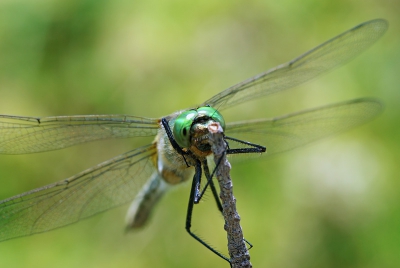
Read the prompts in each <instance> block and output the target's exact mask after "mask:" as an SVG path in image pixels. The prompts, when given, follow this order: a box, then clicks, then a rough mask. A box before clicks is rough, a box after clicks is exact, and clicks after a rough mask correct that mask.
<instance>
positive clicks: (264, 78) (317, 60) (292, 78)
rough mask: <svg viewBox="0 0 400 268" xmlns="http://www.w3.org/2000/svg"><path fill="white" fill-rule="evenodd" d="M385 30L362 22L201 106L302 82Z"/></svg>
mask: <svg viewBox="0 0 400 268" xmlns="http://www.w3.org/2000/svg"><path fill="white" fill-rule="evenodd" d="M387 28H388V23H387V22H386V21H385V20H382V19H377V20H372V21H368V22H365V23H362V24H360V25H358V26H356V27H354V28H352V29H350V30H348V31H346V32H344V33H342V34H340V35H338V36H336V37H334V38H332V39H330V40H328V41H326V42H325V43H323V44H321V45H319V46H317V47H315V48H314V49H311V50H310V51H308V52H306V53H304V54H303V55H301V56H299V57H298V58H296V59H294V60H292V61H290V62H288V63H285V64H282V65H279V66H277V67H275V68H273V69H271V70H269V71H266V72H264V73H261V74H259V75H256V76H254V77H252V78H250V79H247V80H245V81H243V82H241V83H239V84H237V85H234V86H232V87H230V88H228V89H226V90H224V91H222V92H221V93H219V94H217V95H215V96H214V97H212V98H211V99H209V100H207V101H206V102H204V103H203V104H202V106H204V105H210V106H212V107H214V108H217V109H218V110H222V109H225V108H228V107H230V106H232V105H235V104H238V103H242V102H245V101H248V100H251V99H255V98H259V97H260V96H265V95H269V94H272V93H276V92H279V91H282V90H285V89H288V88H291V87H294V86H297V85H299V84H301V83H304V82H306V81H308V80H310V79H312V78H314V77H316V76H318V75H320V74H321V73H323V72H326V71H328V70H331V69H333V68H335V67H337V66H338V65H341V64H343V63H345V62H347V61H348V60H350V59H351V58H353V57H355V56H357V55H358V54H359V53H361V52H362V51H364V50H365V49H367V48H368V47H369V46H371V45H372V44H373V43H374V42H375V41H376V40H378V39H379V38H380V37H381V36H382V35H383V34H384V33H385V31H386V29H387Z"/></svg>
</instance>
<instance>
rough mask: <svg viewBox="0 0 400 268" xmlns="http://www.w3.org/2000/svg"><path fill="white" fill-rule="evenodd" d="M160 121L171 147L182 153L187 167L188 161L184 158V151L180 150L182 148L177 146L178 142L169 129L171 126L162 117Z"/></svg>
mask: <svg viewBox="0 0 400 268" xmlns="http://www.w3.org/2000/svg"><path fill="white" fill-rule="evenodd" d="M161 123H162V125H163V127H164V129H165V133H166V134H167V136H168V139H169V142H170V143H171V145H172V147H173V148H174V149H175V151H177V152H178V153H179V154H180V155H182V157H183V160H185V163H186V166H188V167H189V164H188V162H186V158H185V154H186V153H185V151H183V150H182V148H181V147H180V146H179V144H178V143H177V142H176V140H175V139H174V135H173V134H172V131H171V128H170V127H169V124H168V121H167V119H165V118H162V119H161Z"/></svg>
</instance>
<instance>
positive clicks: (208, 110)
mask: <svg viewBox="0 0 400 268" xmlns="http://www.w3.org/2000/svg"><path fill="white" fill-rule="evenodd" d="M197 112H198V114H199V116H207V117H209V118H211V119H212V120H214V121H215V122H218V123H219V124H220V125H221V127H222V129H223V130H224V131H225V120H224V118H223V117H222V115H221V114H220V113H219V112H218V111H217V110H216V109H214V108H212V107H210V106H204V107H200V108H198V109H197Z"/></svg>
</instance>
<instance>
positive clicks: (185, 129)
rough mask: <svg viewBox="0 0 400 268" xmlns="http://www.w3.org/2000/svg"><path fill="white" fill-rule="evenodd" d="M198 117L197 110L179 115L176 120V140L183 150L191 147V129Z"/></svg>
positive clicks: (174, 131)
mask: <svg viewBox="0 0 400 268" xmlns="http://www.w3.org/2000/svg"><path fill="white" fill-rule="evenodd" d="M197 115H198V113H197V111H196V110H188V111H185V112H183V113H181V114H180V115H178V117H177V118H176V119H175V123H174V129H173V134H174V139H175V141H176V142H177V143H178V145H179V146H180V147H182V148H188V147H189V146H190V128H191V126H192V124H193V120H194V119H195V118H196V117H197Z"/></svg>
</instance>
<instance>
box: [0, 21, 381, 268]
mask: <svg viewBox="0 0 400 268" xmlns="http://www.w3.org/2000/svg"><path fill="white" fill-rule="evenodd" d="M387 28H388V23H387V21H386V20H383V19H375V20H371V21H367V22H364V23H362V24H360V25H358V26H355V27H354V28H351V29H350V30H347V31H345V32H343V33H342V34H340V35H338V36H336V37H334V38H332V39H330V40H328V41H326V42H324V43H322V44H320V45H319V46H317V47H315V48H313V49H311V50H309V51H308V52H306V53H304V54H302V55H300V56H299V57H297V58H295V59H293V60H291V61H289V62H287V63H285V64H282V65H279V66H277V67H275V68H272V69H270V70H268V71H266V72H263V73H260V74H258V75H256V76H254V77H251V78H249V79H247V80H245V81H243V82H241V83H238V84H236V85H234V86H232V87H229V88H227V89H226V90H224V91H222V92H220V93H218V94H216V95H215V96H213V97H211V98H210V99H208V100H206V101H205V102H203V103H202V104H200V105H199V106H197V107H194V108H189V109H184V110H180V111H177V112H174V113H172V114H170V115H168V116H164V117H162V118H146V117H139V116H130V115H76V116H50V117H26V116H14V115H0V153H1V154H30V153H38V152H45V151H51V150H58V149H62V148H66V147H69V146H73V145H78V144H82V143H87V142H92V141H99V140H105V139H116V138H134V137H145V136H153V137H155V138H154V141H153V142H152V143H151V144H148V145H144V146H142V147H140V148H136V149H133V150H131V151H128V152H126V153H123V154H121V155H118V156H116V157H113V158H111V159H109V160H107V161H105V162H103V163H100V164H98V165H96V166H94V167H91V168H89V169H86V170H84V171H82V172H80V173H78V174H76V175H74V176H72V177H69V178H66V179H63V180H61V181H58V182H55V183H52V184H49V185H46V186H43V187H40V188H37V189H34V190H31V191H28V192H25V193H22V194H18V195H16V196H13V197H10V198H7V199H5V200H2V201H0V241H4V240H8V239H12V238H17V237H22V236H28V235H33V234H37V233H42V232H47V231H49V230H52V229H56V228H59V227H63V226H66V225H69V224H72V223H75V222H78V221H80V220H82V219H85V218H88V217H90V216H93V215H95V214H97V213H100V212H103V211H106V210H108V209H111V208H114V207H117V206H120V205H123V204H126V203H128V202H132V201H133V202H132V204H131V205H130V207H129V209H128V212H127V216H126V222H127V223H126V224H127V228H128V229H137V228H140V227H142V226H143V225H144V224H145V223H146V222H147V221H148V218H149V215H150V214H151V211H152V210H153V208H154V206H155V205H156V204H157V203H158V202H159V200H160V199H161V197H162V196H163V195H164V193H165V192H167V191H168V189H169V188H171V186H174V185H178V184H181V183H183V182H185V181H189V180H190V179H192V186H191V191H190V196H189V202H188V203H189V204H188V210H187V215H186V225H185V226H186V230H187V231H188V233H189V234H190V235H191V236H192V237H194V238H195V239H196V240H198V241H199V242H200V243H202V244H203V245H204V246H206V247H207V248H209V249H210V250H211V251H213V252H214V253H216V254H217V255H218V256H220V257H222V258H224V259H225V260H227V261H229V259H228V258H227V257H225V256H223V255H222V254H220V253H219V252H218V251H217V250H215V249H213V248H212V247H211V246H209V245H208V244H207V243H205V242H204V241H203V240H202V239H200V238H199V237H198V236H197V235H196V234H194V232H192V231H191V218H192V213H193V207H194V205H195V204H197V203H199V200H200V199H201V197H202V194H203V193H204V190H205V189H204V188H205V187H206V186H203V191H202V189H201V186H200V183H201V178H202V177H205V178H206V180H207V184H206V185H207V186H209V188H210V189H211V191H212V192H213V196H214V197H215V200H216V203H217V206H218V209H219V210H220V211H222V206H221V203H220V201H219V198H218V195H217V192H216V189H215V186H214V183H213V181H212V177H213V175H212V172H210V170H211V169H210V167H209V166H211V165H209V164H208V161H209V158H210V156H211V155H212V152H211V150H210V144H209V141H208V132H207V126H208V125H209V124H210V123H213V122H218V123H220V125H221V126H222V127H223V129H224V135H225V136H224V139H225V140H226V142H227V144H228V145H229V147H228V149H227V151H226V154H227V155H228V156H229V155H233V154H248V153H257V154H261V155H262V156H266V157H269V156H271V155H275V154H278V153H281V152H285V151H288V150H291V149H293V148H296V147H299V146H302V145H305V144H308V143H310V142H312V141H316V140H318V139H321V138H324V137H327V136H329V135H332V134H335V133H339V132H343V131H346V130H349V129H351V128H353V127H355V126H358V125H361V124H363V123H365V122H368V121H370V120H371V119H372V118H374V117H375V116H377V115H378V114H379V113H380V112H381V110H382V104H381V102H380V101H379V100H377V99H374V98H360V99H353V100H348V101H344V102H339V103H335V104H330V105H325V106H322V107H317V108H313V109H308V110H303V111H299V112H296V113H290V114H286V115H283V116H278V117H274V118H261V119H252V120H246V121H240V122H233V123H231V122H227V123H225V120H224V118H223V116H222V114H221V111H223V110H224V109H227V108H234V107H235V106H236V105H239V104H242V103H244V102H247V101H250V100H254V99H258V98H261V97H265V96H268V95H271V94H273V93H278V92H282V91H284V90H286V89H290V88H293V87H294V86H297V85H300V84H302V83H305V82H307V81H309V80H310V79H312V78H315V77H316V76H318V75H320V74H322V73H325V72H327V71H329V70H332V69H334V68H335V67H337V66H339V65H342V64H344V63H346V62H347V61H349V60H350V59H352V58H354V57H355V56H357V55H358V54H360V53H361V52H362V51H364V50H365V49H367V48H368V47H370V46H371V45H372V44H373V43H374V42H375V41H377V40H378V39H379V38H380V37H381V36H382V35H383V34H384V33H385V31H386V30H387ZM233 144H235V145H236V147H233V146H232V145H233ZM203 183H204V181H203Z"/></svg>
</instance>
